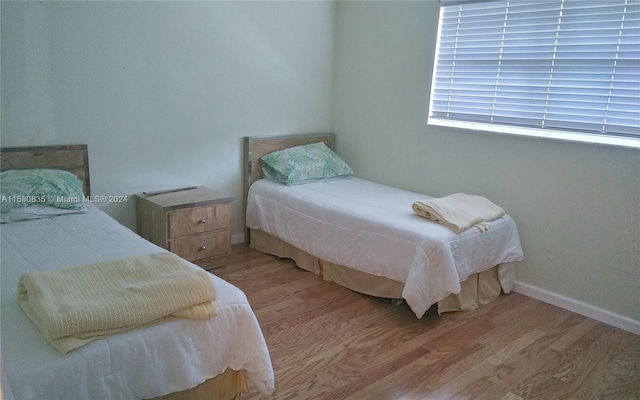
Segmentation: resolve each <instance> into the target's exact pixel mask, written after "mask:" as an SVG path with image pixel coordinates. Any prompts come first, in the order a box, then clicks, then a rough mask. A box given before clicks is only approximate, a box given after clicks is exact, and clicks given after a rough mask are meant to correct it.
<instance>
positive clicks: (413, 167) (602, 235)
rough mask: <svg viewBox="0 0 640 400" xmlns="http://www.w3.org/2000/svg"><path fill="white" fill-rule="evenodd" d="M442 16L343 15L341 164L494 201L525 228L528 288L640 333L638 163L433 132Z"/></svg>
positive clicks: (338, 95)
mask: <svg viewBox="0 0 640 400" xmlns="http://www.w3.org/2000/svg"><path fill="white" fill-rule="evenodd" d="M438 6H439V3H438V2H437V1H423V2H340V3H339V5H338V12H337V20H336V56H335V57H336V66H335V69H334V92H333V114H332V116H333V118H332V130H333V131H334V132H335V133H336V138H337V150H338V152H339V154H340V155H341V156H342V157H343V158H344V159H345V160H346V161H347V162H348V163H349V164H350V165H351V167H352V168H353V169H354V170H355V172H356V174H357V175H360V176H362V177H365V178H369V179H371V180H375V181H378V182H382V183H387V184H392V185H395V186H400V187H403V188H405V189H409V190H414V191H418V192H421V193H428V194H432V195H434V196H444V195H447V194H450V193H454V192H466V193H472V194H480V195H484V196H487V197H488V198H490V199H492V200H494V201H495V202H496V203H497V204H499V205H501V206H502V207H503V208H505V209H506V210H507V212H509V213H510V214H511V215H512V216H513V217H514V219H515V221H516V223H517V224H518V228H519V231H520V236H521V240H522V244H523V247H524V252H525V256H526V261H525V262H524V263H522V264H521V267H520V269H519V270H518V279H519V280H520V281H521V282H523V283H525V284H528V285H533V286H535V287H537V288H541V289H544V290H548V291H551V292H554V293H555V294H559V295H562V296H567V297H569V298H572V299H577V300H579V301H582V302H585V303H588V304H590V305H593V306H596V307H600V308H603V309H606V310H608V311H612V312H613V313H617V314H620V315H622V316H626V317H629V318H631V319H633V320H636V321H640V152H639V151H637V150H631V149H624V148H613V147H604V146H596V145H586V144H576V143H566V142H558V141H551V140H540V139H530V138H523V137H510V136H502V135H497V134H489V133H477V132H465V131H462V130H457V129H448V128H439V127H432V126H427V124H426V116H427V109H428V99H429V93H430V85H431V71H432V65H433V54H434V46H435V42H436V34H437V26H438Z"/></svg>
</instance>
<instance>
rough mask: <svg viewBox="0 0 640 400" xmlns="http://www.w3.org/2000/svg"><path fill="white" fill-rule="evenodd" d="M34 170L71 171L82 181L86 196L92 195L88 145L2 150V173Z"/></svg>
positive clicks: (0, 163) (0, 153)
mask: <svg viewBox="0 0 640 400" xmlns="http://www.w3.org/2000/svg"><path fill="white" fill-rule="evenodd" d="M32 168H55V169H61V170H65V171H69V172H71V173H73V174H75V175H76V176H77V177H78V178H80V180H81V181H82V184H83V188H84V194H85V196H90V195H91V182H90V179H89V151H88V149H87V145H86V144H76V145H65V146H38V147H3V148H1V149H0V171H6V170H9V169H32Z"/></svg>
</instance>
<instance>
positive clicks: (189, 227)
mask: <svg viewBox="0 0 640 400" xmlns="http://www.w3.org/2000/svg"><path fill="white" fill-rule="evenodd" d="M230 225H231V204H218V205H213V206H206V207H196V208H188V209H184V210H177V211H172V212H170V213H169V232H168V234H169V237H170V238H176V237H181V236H187V235H193V234H197V233H203V232H208V231H213V230H218V229H229V227H230Z"/></svg>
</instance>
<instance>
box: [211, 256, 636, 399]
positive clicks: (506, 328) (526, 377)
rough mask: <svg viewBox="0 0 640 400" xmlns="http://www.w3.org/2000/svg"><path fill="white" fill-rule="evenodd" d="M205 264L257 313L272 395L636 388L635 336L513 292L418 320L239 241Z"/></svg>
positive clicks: (580, 394)
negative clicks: (224, 257) (218, 263)
mask: <svg viewBox="0 0 640 400" xmlns="http://www.w3.org/2000/svg"><path fill="white" fill-rule="evenodd" d="M214 273H215V274H216V275H218V276H220V277H221V278H223V279H226V280H228V281H229V282H231V283H233V284H235V285H236V286H238V287H240V288H241V289H242V290H243V291H244V292H245V293H246V294H247V297H248V298H249V301H250V303H251V305H252V307H253V309H254V311H255V313H256V315H257V317H258V320H259V322H260V325H261V327H262V330H263V331H264V335H265V337H266V340H267V344H268V346H269V349H270V353H271V358H272V362H273V366H274V370H275V376H276V390H275V393H274V394H273V396H272V397H271V398H272V399H274V400H280V399H296V400H302V399H335V400H342V399H376V400H377V399H380V400H401V399H402V400H409V399H411V400H418V399H420V400H422V399H438V400H440V399H491V400H493V399H503V400H519V399H526V400H529V399H531V400H532V399H545V400H546V399H581V400H582V399H639V398H640V367H639V360H640V336H637V335H634V334H632V333H629V332H626V331H623V330H620V329H618V328H614V327H611V326H609V325H605V324H602V323H599V322H597V321H594V320H591V319H588V318H585V317H582V316H580V315H577V314H574V313H571V312H569V311H565V310H563V309H560V308H557V307H554V306H551V305H548V304H545V303H542V302H540V301H537V300H534V299H531V298H529V297H526V296H523V295H520V294H518V293H512V294H509V295H506V296H500V298H498V300H496V301H494V302H493V303H491V304H489V305H486V306H483V307H481V308H479V309H477V310H475V311H472V312H461V313H448V314H444V315H441V316H438V315H437V313H436V312H435V311H434V310H433V309H434V307H432V309H431V310H429V311H428V313H427V314H426V315H425V316H424V317H423V318H422V319H417V318H416V317H415V315H414V314H413V313H412V312H411V310H410V309H409V307H408V306H407V305H406V304H402V305H399V306H397V305H396V306H394V305H392V304H391V301H390V300H385V299H378V298H373V297H369V296H366V295H362V294H358V293H355V292H352V291H350V290H348V289H344V288H342V287H339V286H337V285H335V284H334V283H331V282H325V281H322V280H321V279H320V278H318V277H317V276H315V275H313V274H311V273H309V272H306V271H302V270H300V269H298V268H297V267H295V265H294V264H293V262H292V261H290V260H281V259H278V258H276V257H273V256H269V255H266V254H263V253H260V252H257V251H255V250H252V249H250V248H249V247H248V246H247V245H244V244H242V245H235V246H233V249H232V254H231V257H230V259H229V264H228V265H227V266H225V267H222V268H218V269H216V270H214ZM262 398H263V396H261V395H259V394H258V393H256V391H255V389H252V393H250V394H248V395H244V396H242V399H243V400H257V399H262Z"/></svg>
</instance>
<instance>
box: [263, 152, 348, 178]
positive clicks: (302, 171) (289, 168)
mask: <svg viewBox="0 0 640 400" xmlns="http://www.w3.org/2000/svg"><path fill="white" fill-rule="evenodd" d="M261 160H262V167H263V169H264V170H265V172H266V174H265V176H266V177H267V178H268V179H271V180H274V181H276V182H279V183H283V184H285V185H297V184H301V183H307V182H314V181H317V180H325V179H336V178H345V177H347V176H350V175H353V170H352V169H351V168H350V167H349V166H348V165H347V163H345V162H344V161H343V160H342V159H341V158H340V157H338V155H337V154H336V153H334V152H333V151H332V150H331V149H330V148H328V147H327V146H326V145H325V144H324V143H323V142H319V143H312V144H306V145H302V146H296V147H290V148H287V149H283V150H278V151H274V152H273V153H269V154H267V155H265V156H262V158H261Z"/></svg>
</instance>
